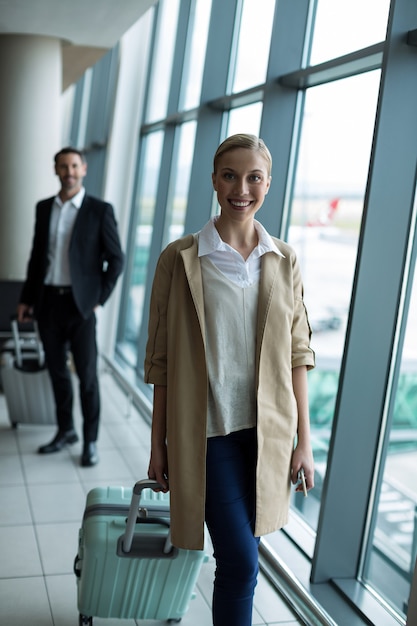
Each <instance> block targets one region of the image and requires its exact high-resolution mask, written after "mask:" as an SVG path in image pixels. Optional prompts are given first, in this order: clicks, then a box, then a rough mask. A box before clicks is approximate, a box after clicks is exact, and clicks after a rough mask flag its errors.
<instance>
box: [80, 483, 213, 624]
mask: <svg viewBox="0 0 417 626" xmlns="http://www.w3.org/2000/svg"><path fill="white" fill-rule="evenodd" d="M131 497H132V489H128V488H124V487H108V488H96V489H93V490H92V491H90V493H89V494H88V496H87V504H86V511H85V515H84V520H83V524H82V528H81V529H80V535H79V551H78V557H79V559H80V560H79V562H78V566H79V568H80V577H79V578H78V579H77V585H78V609H79V611H80V613H81V614H83V615H86V616H94V617H113V618H119V619H129V618H130V619H159V620H163V619H179V618H181V617H182V616H183V615H184V614H185V613H186V612H187V610H188V605H189V601H190V600H191V598H192V597H193V592H194V588H195V584H196V582H197V578H198V575H199V573H200V569H201V565H202V563H203V561H204V560H205V558H206V557H205V554H204V551H198V550H177V549H175V553H174V554H175V556H173V557H164V556H162V554H161V556H160V557H157V558H146V557H143V556H137V557H132V556H119V555H118V554H117V545H118V543H119V544H120V542H121V539H122V537H123V535H124V531H125V528H126V516H127V512H128V507H129V504H130V501H131ZM100 505H101V506H102V507H104V508H105V509H106V513H105V514H100ZM111 505H115V506H116V508H117V507H118V508H119V512H118V514H117V515H112V514H110V512H107V509H109V508H110V507H111ZM124 506H125V507H126V516H125V515H123V514H121V513H120V510H121V511H123V507H124ZM140 507H141V508H147V507H149V515H150V514H151V513H152V514H153V510H155V515H157V516H158V517H162V516H163V515H164V512H165V516H166V519H167V520H169V495H168V494H164V493H162V492H154V491H152V490H150V489H145V490H144V491H143V493H142V496H141V500H140ZM89 508H90V511H89ZM135 528H136V531H135V546H136V549H139V552H140V546H141V545H143V546H146V545H148V544H149V541H151V540H152V541H155V540H159V539H160V541H161V545H163V544H164V541H165V538H166V535H167V532H168V529H167V527H166V526H165V525H163V524H145V523H140V524H137V525H136V527H135ZM132 549H133V547H132Z"/></svg>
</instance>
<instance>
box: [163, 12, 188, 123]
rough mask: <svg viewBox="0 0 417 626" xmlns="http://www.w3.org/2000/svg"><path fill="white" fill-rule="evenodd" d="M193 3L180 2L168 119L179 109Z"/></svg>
mask: <svg viewBox="0 0 417 626" xmlns="http://www.w3.org/2000/svg"><path fill="white" fill-rule="evenodd" d="M192 2H193V0H181V2H180V8H179V14H178V21H177V34H176V37H175V47H174V58H173V62H172V71H171V84H170V90H169V97H168V106H167V117H168V116H169V115H170V114H172V113H174V114H175V113H176V112H177V111H178V108H179V102H180V94H181V83H182V75H183V68H184V64H185V58H184V57H185V52H186V49H187V34H188V30H189V22H190V16H191V5H192Z"/></svg>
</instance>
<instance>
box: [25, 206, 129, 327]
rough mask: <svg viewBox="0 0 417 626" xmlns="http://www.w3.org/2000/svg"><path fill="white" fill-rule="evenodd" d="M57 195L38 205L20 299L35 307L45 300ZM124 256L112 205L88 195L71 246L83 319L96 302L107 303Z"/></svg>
mask: <svg viewBox="0 0 417 626" xmlns="http://www.w3.org/2000/svg"><path fill="white" fill-rule="evenodd" d="M53 201H54V198H53V197H52V198H48V199H47V200H41V201H40V202H39V203H38V204H37V205H36V221H35V232H34V236H33V243H32V251H31V254H30V258H29V263H28V268H27V277H26V281H25V283H24V285H23V289H22V293H21V297H20V302H23V303H25V304H28V305H30V306H33V307H34V313H35V316H36V315H37V311H39V308H40V306H41V303H42V297H43V290H44V280H45V276H46V272H47V269H48V242H49V222H50V218H51V212H52V205H53ZM123 262H124V255H123V252H122V249H121V246H120V240H119V235H118V232H117V224H116V220H115V217H114V212H113V208H112V206H111V204H108V203H107V202H103V201H102V200H98V199H97V198H93V197H92V196H88V195H85V197H84V201H83V203H82V205H81V207H80V208H79V210H78V215H77V217H76V220H75V224H74V229H73V232H72V235H71V242H70V247H69V263H70V272H71V281H72V290H73V296H74V300H75V303H76V305H77V307H78V309H79V311H80V313H81V315H82V316H83V317H84V318H87V317H88V316H89V315H90V313H91V311H92V310H93V308H94V307H95V306H96V305H97V304H104V303H105V302H106V300H107V298H108V297H109V296H110V294H111V292H112V290H113V288H114V286H115V284H116V280H117V278H118V276H119V275H120V273H121V272H122V269H123Z"/></svg>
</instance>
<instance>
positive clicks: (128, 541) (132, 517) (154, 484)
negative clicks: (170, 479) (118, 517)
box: [123, 478, 172, 553]
mask: <svg viewBox="0 0 417 626" xmlns="http://www.w3.org/2000/svg"><path fill="white" fill-rule="evenodd" d="M144 489H162V485H161V484H160V483H159V482H158V481H157V480H152V479H151V478H144V479H143V480H138V482H137V483H136V484H135V486H134V487H133V494H132V500H131V503H130V508H129V514H128V517H127V522H126V530H125V536H124V537H123V552H126V553H127V552H130V549H131V547H132V541H133V535H134V532H135V525H136V520H137V515H138V509H139V502H140V496H141V493H142V491H143V490H144ZM171 547H172V544H171V539H170V533H168V537H167V540H166V543H165V547H164V552H165V553H168V552H169V551H170V550H171Z"/></svg>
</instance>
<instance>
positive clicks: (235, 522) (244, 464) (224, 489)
mask: <svg viewBox="0 0 417 626" xmlns="http://www.w3.org/2000/svg"><path fill="white" fill-rule="evenodd" d="M256 452H257V443H256V429H255V428H250V429H246V430H241V431H238V432H235V433H231V434H230V435H226V436H224V437H210V438H209V439H208V440H207V463H206V473H207V493H206V523H207V528H208V530H209V533H210V536H211V540H212V542H213V547H214V558H215V559H216V572H215V579H214V591H213V624H214V626H250V625H251V624H252V608H253V595H254V591H255V586H256V581H257V575H258V546H259V537H254V534H253V531H254V526H255V471H256Z"/></svg>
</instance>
